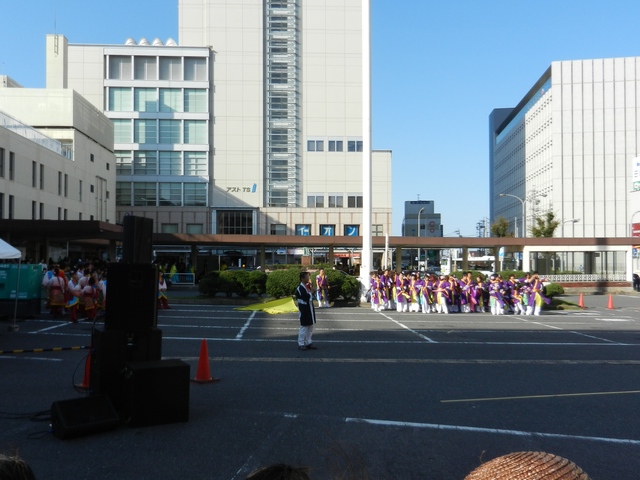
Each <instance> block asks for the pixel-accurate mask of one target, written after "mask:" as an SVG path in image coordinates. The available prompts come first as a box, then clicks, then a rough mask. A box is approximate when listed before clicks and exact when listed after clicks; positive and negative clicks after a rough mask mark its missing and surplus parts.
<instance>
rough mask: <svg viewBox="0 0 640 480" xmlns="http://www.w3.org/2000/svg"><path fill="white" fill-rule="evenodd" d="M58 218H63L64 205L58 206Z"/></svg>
mask: <svg viewBox="0 0 640 480" xmlns="http://www.w3.org/2000/svg"><path fill="white" fill-rule="evenodd" d="M58 220H62V207H58Z"/></svg>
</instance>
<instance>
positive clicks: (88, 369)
mask: <svg viewBox="0 0 640 480" xmlns="http://www.w3.org/2000/svg"><path fill="white" fill-rule="evenodd" d="M90 379H91V350H89V355H87V361H86V362H85V364H84V377H83V378H82V383H81V384H80V385H76V388H83V389H85V390H88V389H89V385H90V383H89V382H90Z"/></svg>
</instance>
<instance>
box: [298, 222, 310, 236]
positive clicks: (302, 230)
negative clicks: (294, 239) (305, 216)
mask: <svg viewBox="0 0 640 480" xmlns="http://www.w3.org/2000/svg"><path fill="white" fill-rule="evenodd" d="M295 232H296V235H298V236H300V237H308V236H309V235H311V225H309V224H302V223H298V224H296V229H295Z"/></svg>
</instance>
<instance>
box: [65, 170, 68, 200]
mask: <svg viewBox="0 0 640 480" xmlns="http://www.w3.org/2000/svg"><path fill="white" fill-rule="evenodd" d="M64 196H65V198H67V197H68V196H69V175H67V174H66V173H65V174H64Z"/></svg>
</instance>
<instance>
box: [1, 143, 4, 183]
mask: <svg viewBox="0 0 640 480" xmlns="http://www.w3.org/2000/svg"><path fill="white" fill-rule="evenodd" d="M0 178H4V148H0Z"/></svg>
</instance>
